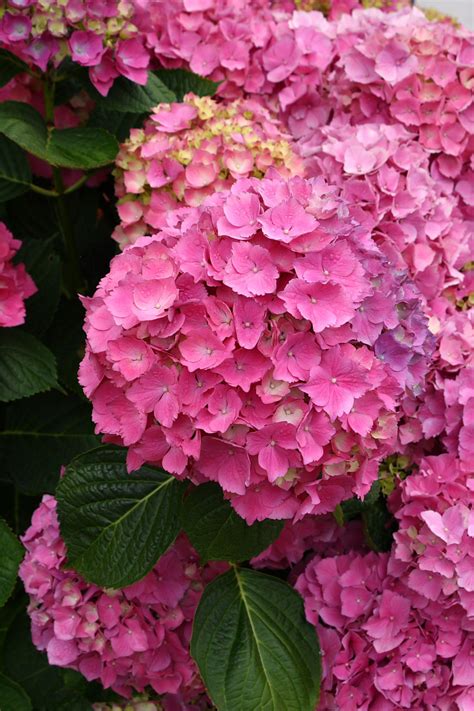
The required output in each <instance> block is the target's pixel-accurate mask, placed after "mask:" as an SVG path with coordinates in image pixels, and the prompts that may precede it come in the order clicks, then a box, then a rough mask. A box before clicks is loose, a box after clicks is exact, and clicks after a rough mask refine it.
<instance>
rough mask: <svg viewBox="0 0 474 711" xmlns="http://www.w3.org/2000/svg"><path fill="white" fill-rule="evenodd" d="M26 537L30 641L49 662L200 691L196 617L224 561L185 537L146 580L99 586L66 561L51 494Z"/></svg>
mask: <svg viewBox="0 0 474 711" xmlns="http://www.w3.org/2000/svg"><path fill="white" fill-rule="evenodd" d="M22 541H23V544H24V546H25V548H26V555H25V558H24V560H23V562H22V564H21V570H20V576H21V578H22V580H23V583H24V585H25V589H26V591H27V594H28V595H29V596H30V600H31V603H30V607H29V612H30V616H31V627H32V637H33V642H34V644H35V645H36V647H37V648H38V649H40V650H44V651H46V653H47V655H48V660H49V662H50V664H54V665H57V666H60V667H66V668H71V669H76V670H78V671H80V672H81V673H82V674H83V675H84V676H85V677H86V678H87V679H88V680H89V681H92V680H98V681H100V682H101V683H102V685H103V686H104V687H105V688H112V689H113V690H115V691H116V692H117V693H118V694H120V695H127V696H129V695H130V694H131V693H132V692H133V691H135V692H142V691H143V690H144V688H145V687H151V688H153V689H154V690H155V692H156V693H158V694H161V693H166V692H170V693H172V694H176V693H178V692H180V693H183V694H187V693H194V694H197V693H201V692H202V691H203V686H202V684H201V681H200V679H199V676H198V673H197V669H196V666H195V663H194V661H193V660H192V658H191V656H190V652H189V640H190V632H191V625H192V620H193V617H194V612H195V610H196V607H197V605H198V602H199V599H200V597H201V594H202V590H203V588H204V586H205V584H206V583H207V582H208V581H210V580H212V578H213V577H215V575H217V574H218V573H219V572H221V571H222V570H223V569H225V566H223V565H222V564H209V565H206V566H204V567H203V566H201V565H200V563H199V559H198V557H197V555H196V553H195V551H194V550H193V549H192V548H191V546H190V544H189V543H188V541H187V539H185V538H184V537H180V538H178V540H177V541H176V542H175V543H174V544H173V546H172V547H171V548H170V549H169V550H168V551H167V552H166V553H165V554H164V555H163V556H162V557H161V558H160V560H159V561H158V562H157V564H156V565H155V567H154V568H153V570H152V571H151V572H150V573H148V575H147V576H146V577H145V578H143V580H140V581H139V582H137V583H135V584H133V585H130V586H128V587H126V588H124V589H123V590H120V591H119V590H117V591H104V590H101V589H100V588H98V587H97V586H95V585H91V584H90V583H87V582H86V581H85V580H83V579H82V578H81V577H80V576H79V575H78V574H77V573H75V571H73V570H71V569H69V568H68V567H67V566H65V565H64V564H65V562H66V547H65V544H64V542H63V540H62V539H61V537H60V532H59V526H58V520H57V515H56V501H55V499H54V498H53V497H52V496H45V497H44V498H43V501H42V502H41V504H40V506H39V508H38V509H37V510H36V512H35V513H34V515H33V521H32V525H31V526H30V528H29V529H28V530H27V531H26V533H25V535H24V536H23V538H22ZM43 549H47V550H49V552H50V556H49V559H48V561H46V560H44V557H43V555H42V550H43ZM38 613H39V614H38Z"/></svg>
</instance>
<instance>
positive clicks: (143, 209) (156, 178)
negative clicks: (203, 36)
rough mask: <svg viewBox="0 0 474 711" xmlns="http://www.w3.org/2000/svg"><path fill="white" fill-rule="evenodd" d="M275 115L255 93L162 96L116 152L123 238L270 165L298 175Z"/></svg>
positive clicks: (118, 233) (134, 235)
mask: <svg viewBox="0 0 474 711" xmlns="http://www.w3.org/2000/svg"><path fill="white" fill-rule="evenodd" d="M287 138H288V137H287V136H285V134H284V133H283V129H282V127H281V125H280V124H279V122H278V121H276V120H275V119H274V118H272V116H271V115H270V113H269V112H268V111H267V110H266V109H265V108H264V107H263V106H262V104H261V103H260V102H259V101H257V100H241V99H239V100H237V101H233V102H229V103H227V104H218V103H217V102H216V101H215V100H213V99H210V98H206V97H205V98H199V97H197V96H194V95H192V94H189V95H188V96H186V97H185V98H184V102H183V103H181V104H161V105H159V106H157V107H156V109H155V110H154V111H153V113H152V114H151V117H150V119H149V120H148V121H147V122H146V124H145V126H144V127H143V129H132V131H131V134H130V138H129V139H128V140H127V141H126V143H124V144H123V145H122V147H121V150H120V153H119V155H118V157H117V160H116V166H117V168H116V171H115V177H116V194H117V197H118V198H120V199H119V203H118V212H119V215H120V218H121V224H120V226H119V227H118V228H117V230H116V231H115V233H114V237H115V239H117V241H118V242H120V243H121V244H122V245H124V244H127V243H129V242H134V241H135V239H136V238H137V237H139V236H143V235H148V234H153V232H155V231H156V230H157V229H159V228H163V227H166V226H167V224H168V219H169V217H168V212H169V211H170V210H172V209H176V208H177V207H185V206H197V205H200V204H201V203H202V202H203V200H204V199H205V198H206V197H208V196H210V195H212V194H213V193H215V192H217V191H220V190H225V189H228V188H229V187H230V186H231V185H232V183H233V182H235V180H237V179H239V178H248V177H252V176H256V177H262V176H263V175H265V173H266V172H267V170H268V169H269V168H270V167H271V166H273V167H275V168H277V169H278V171H279V173H280V174H281V175H284V176H288V177H289V176H291V175H302V173H303V165H302V161H301V159H299V158H298V156H297V155H296V154H295V152H294V151H293V150H292V147H291V145H290V143H289V142H288V140H287Z"/></svg>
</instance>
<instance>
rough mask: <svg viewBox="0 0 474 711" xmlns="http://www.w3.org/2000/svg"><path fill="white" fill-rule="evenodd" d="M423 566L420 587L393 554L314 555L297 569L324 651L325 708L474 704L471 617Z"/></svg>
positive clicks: (357, 710)
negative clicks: (444, 595) (450, 601)
mask: <svg viewBox="0 0 474 711" xmlns="http://www.w3.org/2000/svg"><path fill="white" fill-rule="evenodd" d="M409 535H410V534H409ZM428 535H429V536H430V535H432V534H431V532H429V534H428ZM433 560H434V559H433ZM418 572H419V574H420V578H422V580H420V581H419V584H418V585H417V586H416V590H415V589H413V588H414V587H415V586H414V585H413V587H411V586H410V585H409V584H407V583H408V582H409V580H410V574H408V571H407V570H406V566H405V564H404V563H401V562H400V561H398V560H396V559H395V558H394V556H393V555H390V554H388V553H372V552H371V553H368V554H366V555H360V554H359V553H355V552H352V553H349V554H347V555H342V556H336V557H328V558H320V557H317V558H314V559H313V560H312V561H311V562H310V563H309V565H308V566H307V568H306V570H305V571H304V572H303V573H302V574H301V575H300V576H299V578H298V580H297V582H296V588H297V590H298V591H299V592H300V594H301V595H302V596H303V598H304V600H305V610H306V616H307V618H308V620H309V621H310V622H312V623H313V624H315V625H316V627H317V630H318V635H319V639H320V643H321V646H322V650H323V681H322V696H321V702H320V706H319V707H318V708H319V709H321V711H334V710H335V709H344V710H346V709H347V711H367V709H372V708H373V709H383V711H392V710H393V711H398V710H399V709H410V710H411V711H427V710H428V709H440V710H441V709H443V710H446V711H448V710H449V711H454V710H455V709H456V711H470V709H472V708H473V704H474V687H473V685H472V679H473V669H474V665H473V661H474V654H473V651H474V647H473V641H472V628H473V627H472V626H473V620H472V617H471V619H470V620H469V619H468V617H467V616H466V614H465V612H464V610H463V609H462V608H460V607H459V606H456V605H454V606H447V607H446V606H445V605H444V604H443V601H441V600H438V599H437V596H434V595H433V594H432V589H433V588H432V587H430V586H431V585H432V582H431V580H430V579H429V576H430V573H429V572H428V571H423V570H422V569H418ZM471 572H472V569H471ZM412 574H413V573H411V575H412ZM435 575H436V574H435Z"/></svg>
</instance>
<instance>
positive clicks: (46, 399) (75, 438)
mask: <svg viewBox="0 0 474 711" xmlns="http://www.w3.org/2000/svg"><path fill="white" fill-rule="evenodd" d="M98 444H99V438H98V437H96V436H95V435H94V428H93V425H92V420H91V413H90V405H89V404H88V403H86V402H83V401H81V400H79V398H78V397H76V396H75V395H69V396H68V397H65V396H64V395H61V394H60V393H58V392H50V393H46V394H44V395H37V396H36V397H33V398H29V399H28V400H22V401H20V402H17V403H14V404H12V405H9V406H8V407H7V410H6V415H5V423H4V428H3V431H1V432H0V446H1V448H2V451H3V452H4V462H5V463H4V468H5V469H7V470H8V471H9V473H10V477H11V479H12V481H14V482H15V485H16V486H17V488H18V489H19V490H20V491H21V492H23V493H26V494H44V493H54V489H55V487H56V484H57V481H58V479H59V470H60V468H61V466H62V465H63V464H67V463H68V462H69V461H70V460H71V459H72V458H73V457H75V456H77V455H78V454H81V453H83V452H87V451H89V450H90V449H92V448H94V447H96V446H97V445H98Z"/></svg>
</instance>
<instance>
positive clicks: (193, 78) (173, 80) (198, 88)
mask: <svg viewBox="0 0 474 711" xmlns="http://www.w3.org/2000/svg"><path fill="white" fill-rule="evenodd" d="M153 73H154V74H155V76H156V77H158V78H159V79H161V81H162V82H163V84H166V86H167V87H168V88H169V89H171V91H173V92H174V94H176V96H177V99H178V101H182V100H183V96H184V95H185V94H188V93H189V92H192V93H193V94H196V95H197V96H213V95H214V94H215V93H216V91H217V88H218V86H219V83H218V82H215V81H211V80H210V79H205V78H204V77H200V76H198V75H197V74H193V73H192V72H188V71H187V70H186V69H159V70H158V71H155V72H153Z"/></svg>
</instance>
